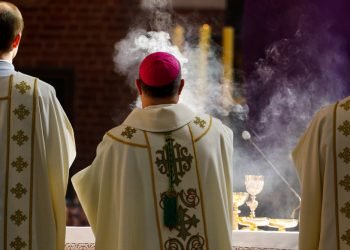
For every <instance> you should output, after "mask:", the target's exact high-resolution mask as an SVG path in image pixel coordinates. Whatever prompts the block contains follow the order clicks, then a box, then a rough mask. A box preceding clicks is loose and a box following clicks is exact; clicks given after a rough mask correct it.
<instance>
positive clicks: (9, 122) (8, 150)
mask: <svg viewBox="0 0 350 250" xmlns="http://www.w3.org/2000/svg"><path fill="white" fill-rule="evenodd" d="M12 85H13V75H11V76H10V79H9V86H8V98H9V102H8V109H7V112H8V113H7V156H6V178H5V189H6V190H5V206H4V218H5V219H4V249H6V248H7V219H6V218H7V206H8V191H9V190H8V189H9V187H8V185H9V174H10V141H11V135H10V133H11V130H10V126H11V102H12V98H11V95H12Z"/></svg>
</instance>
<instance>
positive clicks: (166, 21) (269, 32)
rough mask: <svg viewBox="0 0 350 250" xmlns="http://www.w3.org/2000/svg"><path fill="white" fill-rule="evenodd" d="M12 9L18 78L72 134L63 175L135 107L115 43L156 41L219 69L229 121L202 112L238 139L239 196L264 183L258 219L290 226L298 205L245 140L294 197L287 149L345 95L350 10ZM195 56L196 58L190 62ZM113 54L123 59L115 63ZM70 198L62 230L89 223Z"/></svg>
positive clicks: (197, 4) (41, 3)
mask: <svg viewBox="0 0 350 250" xmlns="http://www.w3.org/2000/svg"><path fill="white" fill-rule="evenodd" d="M10 2H13V3H15V4H16V5H17V6H18V7H19V8H20V10H21V12H22V14H23V17H24V23H25V29H24V33H23V38H22V43H21V46H20V50H19V53H18V55H17V57H16V58H15V61H14V64H15V66H16V69H17V70H20V71H22V72H25V73H28V74H32V75H35V76H37V77H39V78H40V79H42V80H44V81H46V82H48V83H50V84H51V85H53V86H54V87H55V89H56V92H57V97H58V99H59V100H60V101H61V104H62V106H63V108H64V110H65V111H66V113H67V115H68V117H69V118H70V121H71V123H72V125H73V128H74V131H75V138H76V145H77V158H76V160H75V162H74V164H73V166H72V167H71V170H70V175H71V176H72V175H74V174H75V173H76V172H77V171H79V170H81V169H83V168H85V167H86V166H88V165H89V164H90V163H91V162H92V160H93V159H94V157H95V150H96V147H97V145H98V143H99V142H100V141H101V139H102V137H103V135H104V133H105V132H106V131H107V130H109V129H110V128H112V127H114V126H116V125H118V124H120V123H122V122H123V120H124V119H125V118H126V116H127V115H128V114H129V113H130V111H131V110H132V107H133V103H134V102H135V100H136V97H137V95H136V91H135V89H134V88H133V87H132V85H133V77H132V75H131V76H130V75H128V74H127V73H125V71H129V72H132V70H130V68H131V67H133V66H132V64H128V65H127V67H126V68H125V67H124V70H121V69H120V68H121V65H123V63H124V62H123V61H127V60H128V59H127V58H126V57H127V56H128V50H125V47H123V46H125V45H124V44H123V41H124V42H125V41H132V40H130V34H135V33H133V32H134V31H135V30H138V29H142V30H143V32H147V31H156V32H160V31H164V32H166V33H168V34H169V36H170V41H171V43H172V44H173V45H177V46H178V47H179V51H181V52H184V54H185V57H186V55H188V56H187V58H189V60H190V61H191V63H192V64H195V65H197V66H198V65H201V64H203V63H204V64H205V67H204V69H202V70H204V71H205V72H206V74H207V72H210V71H211V70H213V69H214V68H215V70H216V71H215V72H216V73H217V71H220V74H216V73H215V72H214V73H213V74H211V78H209V79H210V81H211V84H213V85H210V86H214V84H216V85H218V86H228V88H224V90H226V92H222V97H223V99H225V98H226V97H225V95H226V94H227V92H228V93H229V104H230V105H228V106H229V108H227V103H226V104H225V103H224V104H222V106H225V105H226V107H224V108H225V111H226V112H219V111H218V110H219V109H210V110H204V111H207V112H209V113H211V114H212V115H214V116H217V117H219V118H220V119H222V120H223V121H224V122H225V123H226V124H228V125H229V126H230V127H231V128H232V129H233V130H234V132H235V147H236V151H235V162H234V189H235V191H244V190H245V187H244V175H246V174H262V175H264V176H265V186H264V189H263V191H262V192H261V194H259V195H258V197H257V199H258V200H259V202H260V204H259V207H258V209H257V211H256V213H257V216H267V217H275V218H276V217H283V218H287V217H289V216H290V214H291V212H292V210H293V209H294V208H295V207H297V206H298V200H297V198H296V197H295V195H294V194H293V192H291V190H289V188H288V187H287V186H286V185H285V183H283V181H281V180H280V178H279V177H278V176H277V175H276V173H275V172H274V171H273V170H272V169H271V167H270V166H269V164H268V163H267V162H266V160H264V159H263V157H262V156H261V154H260V153H259V152H258V151H257V150H256V148H255V147H253V146H252V144H251V143H250V142H248V141H244V140H242V138H241V133H242V132H243V131H245V130H247V131H249V132H250V134H251V136H252V140H253V141H254V143H255V144H256V145H257V146H258V147H259V148H260V149H261V150H262V152H263V153H264V154H265V156H266V157H267V159H268V160H269V161H271V162H272V164H273V165H274V166H275V167H276V168H277V169H278V170H279V172H280V173H281V174H282V176H283V177H284V178H285V179H286V180H287V181H288V182H289V183H290V185H291V187H292V188H294V189H295V190H296V191H297V192H299V183H298V179H297V176H296V173H295V170H294V168H293V164H292V162H291V160H290V152H291V150H292V149H293V147H294V146H295V144H296V142H297V139H298V138H299V137H300V136H301V134H302V132H303V131H304V130H305V128H306V126H307V124H308V122H309V120H310V119H311V117H312V116H313V115H314V113H315V111H316V110H317V109H319V108H320V107H322V106H323V105H326V104H327V103H331V102H333V101H335V100H337V99H339V98H342V97H345V96H346V95H349V94H350V83H349V74H350V70H349V66H350V64H349V56H350V26H349V25H348V23H349V21H350V20H349V19H350V17H349V15H348V13H349V11H350V3H349V2H348V1H346V0H332V1H331V0H318V1H316V0H284V1H281V0H259V1H256V0H173V1H170V0H169V1H168V0H164V1H162V0H89V1H86V0H85V1H74V0H26V1H20V0H18V1H10ZM141 33H142V32H141ZM143 35H145V34H143ZM131 37H132V36H131ZM146 37H147V33H146ZM191 49H193V51H194V52H193V51H192V52H193V53H194V54H193V53H192V54H189V53H188V51H189V50H191ZM121 50H123V51H124V52H125V51H126V52H127V53H126V54H125V53H124V55H123V57H119V56H118V55H120V54H121ZM197 52H198V54H196V53H197ZM186 53H187V54H186ZM201 53H202V54H201ZM203 53H204V56H205V57H206V59H204V61H203ZM132 56H134V55H133V54H132V53H131V52H130V57H132ZM136 59H137V58H136ZM214 59H215V60H214ZM213 61H215V65H213V64H212V63H213ZM134 66H135V65H134ZM214 66H215V67H214ZM198 67H200V66H198ZM134 69H135V67H134ZM199 71H201V70H199ZM221 72H222V74H221ZM199 73H200V72H199ZM134 77H135V78H136V77H137V76H136V75H135V76H134ZM191 77H193V76H191ZM199 78H200V76H199ZM191 79H192V78H191ZM213 79H214V80H213ZM215 79H216V80H215ZM185 80H186V79H185ZM213 88H214V87H213ZM220 93H221V92H220ZM205 97H206V96H205ZM220 98H221V97H220V95H216V96H215V97H214V99H215V100H214V101H215V102H217V99H220ZM207 99H208V100H212V99H210V98H209V97H208V98H207ZM207 102H208V101H207ZM206 104H208V103H206ZM220 105H221V104H220ZM209 106H210V103H209ZM66 200H67V215H68V216H67V225H79V226H82V225H88V222H87V220H86V218H85V216H84V214H83V212H82V210H81V207H80V205H79V201H78V199H77V198H76V195H75V192H74V190H73V188H72V186H71V184H69V187H68V191H67V196H66ZM241 210H242V214H247V213H248V211H249V209H248V208H247V207H246V206H242V207H241Z"/></svg>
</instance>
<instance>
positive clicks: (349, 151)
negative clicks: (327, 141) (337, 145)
mask: <svg viewBox="0 0 350 250" xmlns="http://www.w3.org/2000/svg"><path fill="white" fill-rule="evenodd" d="M338 156H339V158H340V159H343V160H344V162H345V163H346V164H348V163H350V148H348V147H345V148H344V150H343V152H340V153H339V154H338Z"/></svg>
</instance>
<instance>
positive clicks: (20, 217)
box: [10, 209, 27, 226]
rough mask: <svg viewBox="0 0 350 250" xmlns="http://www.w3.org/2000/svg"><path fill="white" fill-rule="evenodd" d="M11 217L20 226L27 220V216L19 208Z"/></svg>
mask: <svg viewBox="0 0 350 250" xmlns="http://www.w3.org/2000/svg"><path fill="white" fill-rule="evenodd" d="M10 219H11V221H12V222H13V223H15V224H16V225H17V226H20V225H22V223H23V222H24V221H26V220H27V216H26V215H25V214H24V213H23V212H22V211H21V210H19V209H18V210H16V212H15V213H14V214H12V215H11V217H10Z"/></svg>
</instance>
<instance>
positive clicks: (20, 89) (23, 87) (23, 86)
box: [15, 81, 31, 95]
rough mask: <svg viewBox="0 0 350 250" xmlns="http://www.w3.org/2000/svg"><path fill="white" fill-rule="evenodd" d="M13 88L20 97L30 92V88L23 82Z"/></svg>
mask: <svg viewBox="0 0 350 250" xmlns="http://www.w3.org/2000/svg"><path fill="white" fill-rule="evenodd" d="M15 88H16V89H17V90H18V92H19V93H21V94H22V95H23V94H25V93H26V92H27V91H28V90H30V89H31V88H30V86H29V85H27V83H26V82H25V81H22V82H20V83H19V84H16V85H15Z"/></svg>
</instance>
